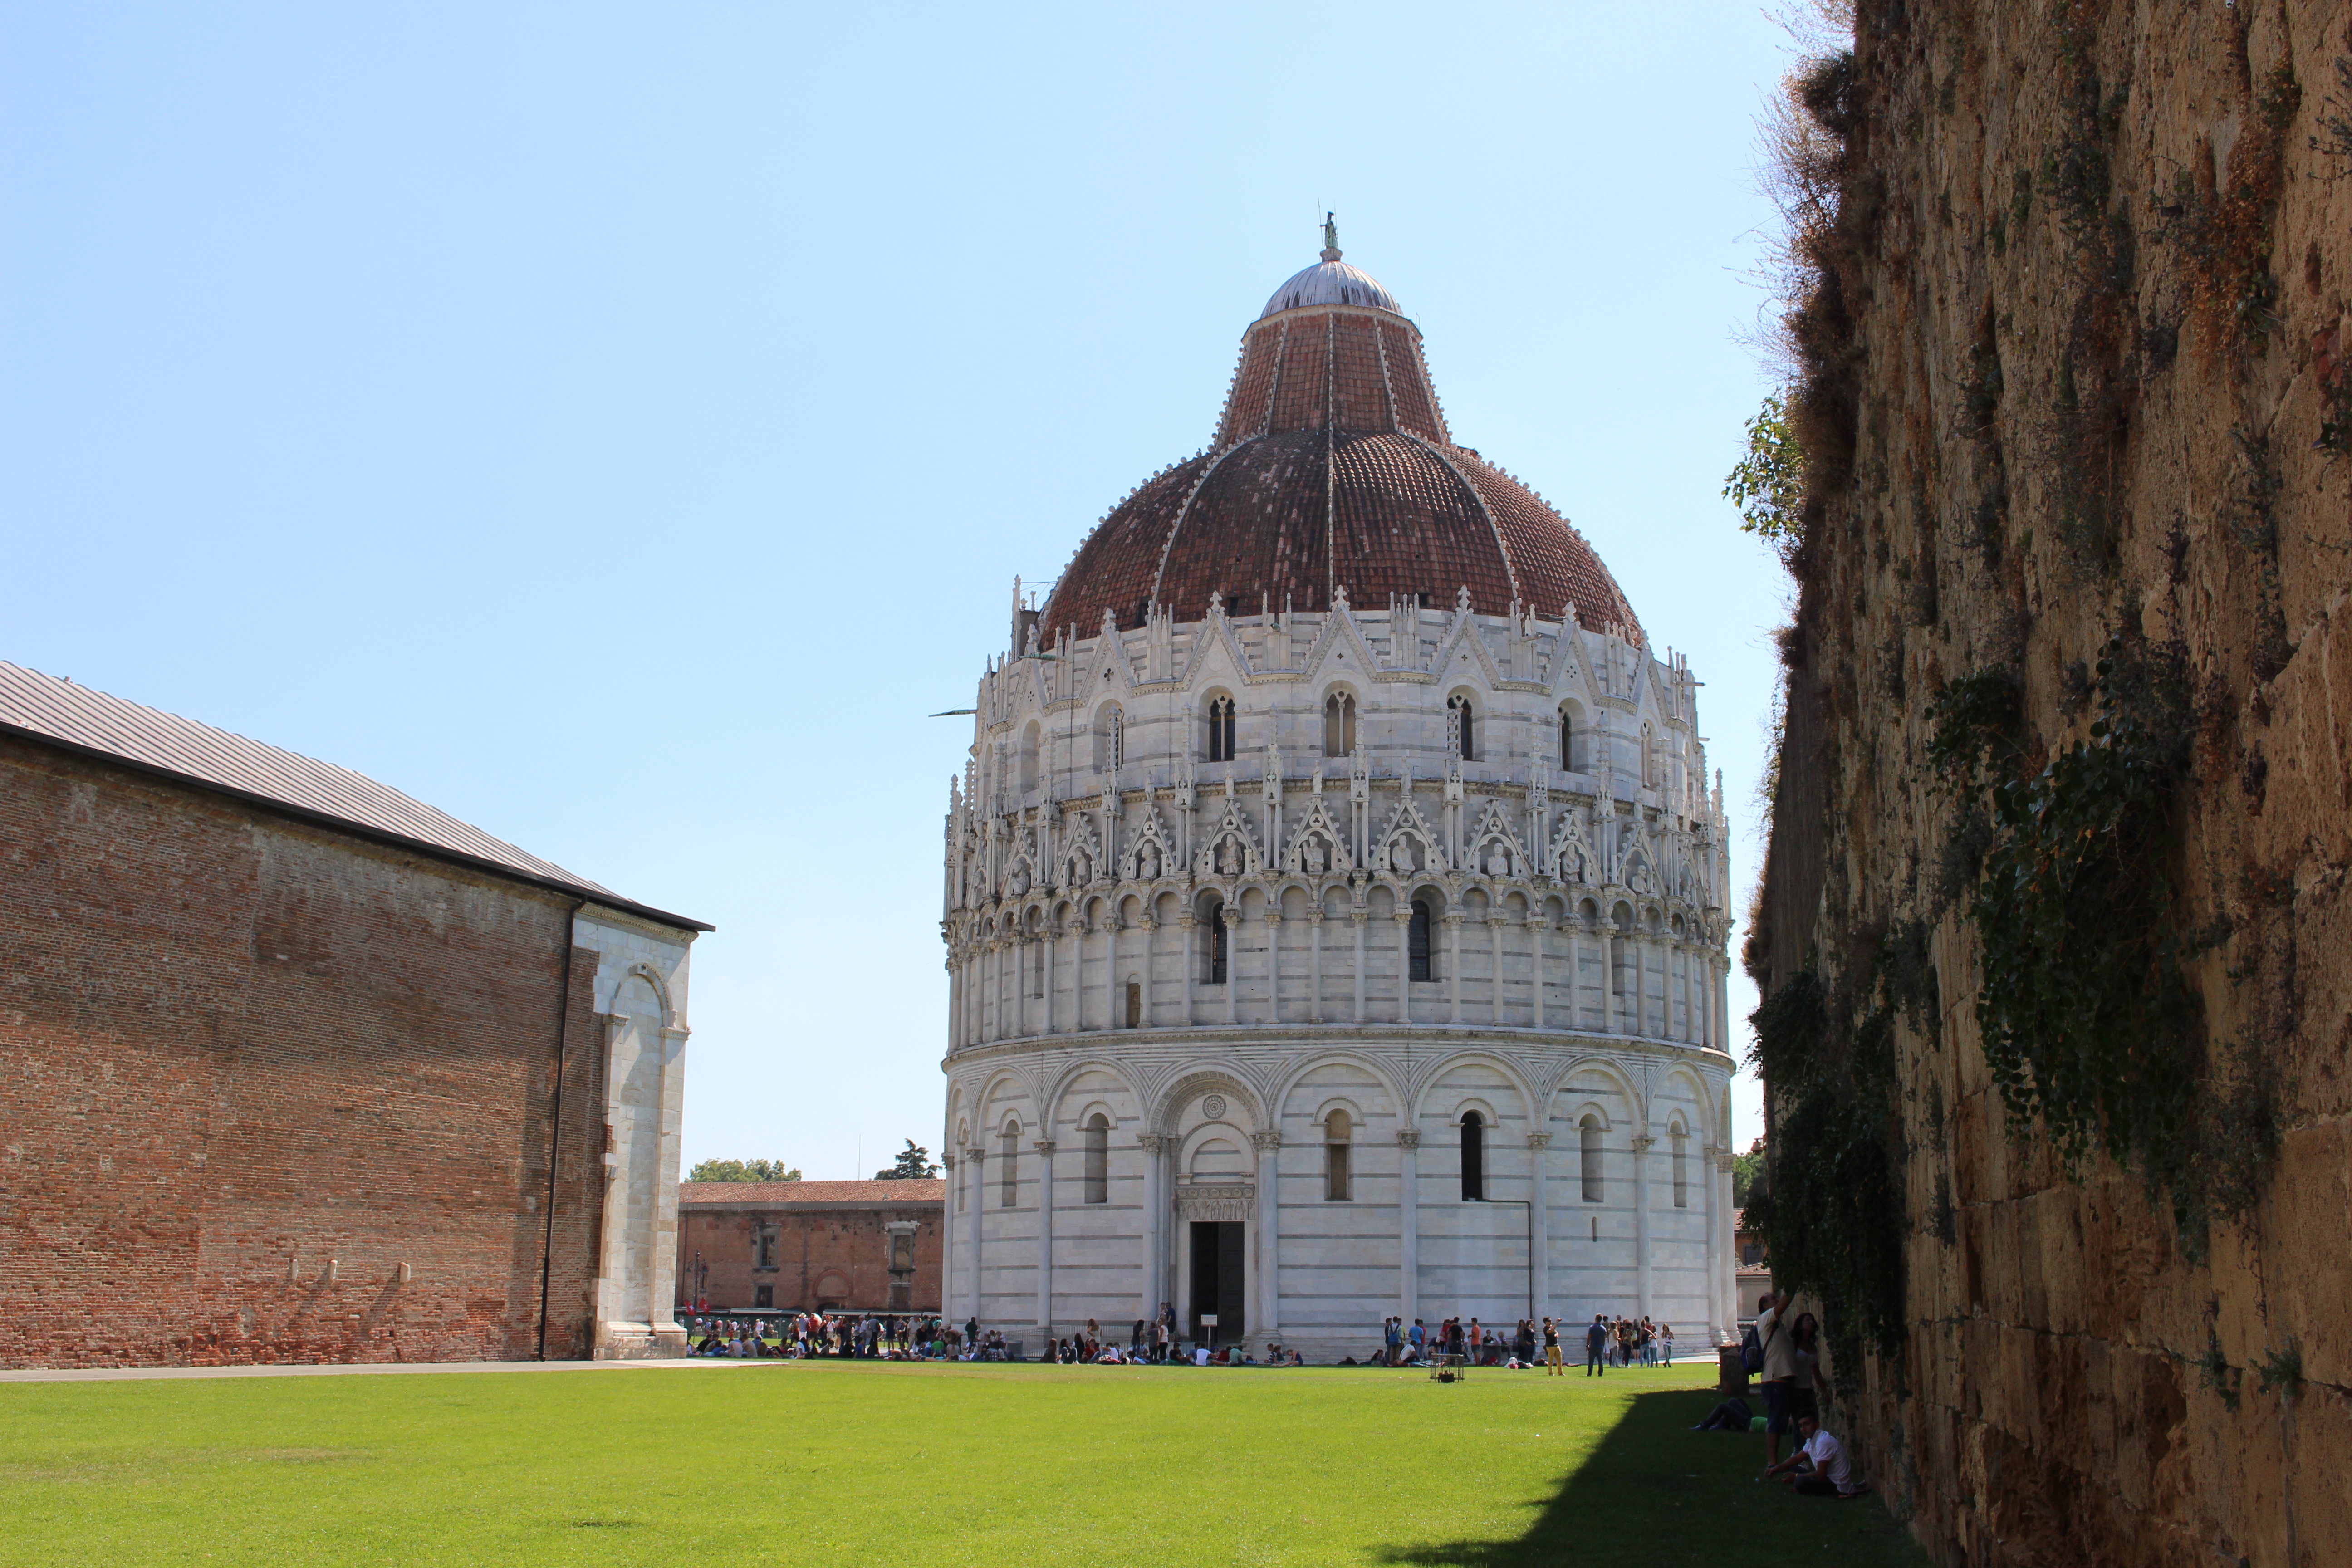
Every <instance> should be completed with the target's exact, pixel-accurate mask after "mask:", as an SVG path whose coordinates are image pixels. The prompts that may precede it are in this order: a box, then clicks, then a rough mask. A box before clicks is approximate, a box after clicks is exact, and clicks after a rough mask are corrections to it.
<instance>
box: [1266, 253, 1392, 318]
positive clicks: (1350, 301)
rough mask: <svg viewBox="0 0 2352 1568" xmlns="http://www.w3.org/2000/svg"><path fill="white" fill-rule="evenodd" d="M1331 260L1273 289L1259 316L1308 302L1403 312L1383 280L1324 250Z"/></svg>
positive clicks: (1297, 308) (1290, 308)
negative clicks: (1272, 295) (1363, 306)
mask: <svg viewBox="0 0 2352 1568" xmlns="http://www.w3.org/2000/svg"><path fill="white" fill-rule="evenodd" d="M1324 254H1325V255H1326V256H1327V257H1328V258H1329V259H1328V260H1325V261H1318V262H1317V263H1316V264H1315V265H1314V266H1312V267H1309V268H1305V269H1303V270H1301V271H1297V272H1294V273H1292V274H1291V275H1290V280H1289V281H1288V282H1286V283H1285V284H1284V285H1283V286H1282V287H1281V288H1279V289H1276V290H1275V291H1274V298H1272V299H1271V300H1267V301H1266V302H1265V310H1260V311H1259V312H1258V315H1257V319H1258V320H1259V321H1265V319H1266V318H1267V317H1268V316H1271V315H1273V314H1274V313H1275V312H1276V311H1278V310H1301V309H1304V308H1305V307H1307V306H1308V305H1370V307H1372V308H1373V309H1374V310H1389V311H1393V312H1394V313H1395V314H1397V315H1400V316H1402V315H1403V314H1404V307H1403V306H1402V305H1399V304H1398V303H1397V302H1396V296H1395V295H1393V294H1391V293H1390V292H1389V291H1388V290H1387V289H1383V288H1381V282H1380V279H1377V278H1375V277H1373V276H1372V275H1371V274H1370V273H1369V272H1367V271H1365V270H1364V269H1363V268H1360V267H1350V266H1349V265H1348V264H1347V263H1346V262H1344V261H1342V260H1340V259H1339V252H1337V251H1327V252H1325V253H1324Z"/></svg>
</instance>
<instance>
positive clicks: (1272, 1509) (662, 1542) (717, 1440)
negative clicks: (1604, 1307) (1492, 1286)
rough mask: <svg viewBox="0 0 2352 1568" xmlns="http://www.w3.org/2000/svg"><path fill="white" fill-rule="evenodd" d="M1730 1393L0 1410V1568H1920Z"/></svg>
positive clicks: (203, 1402)
mask: <svg viewBox="0 0 2352 1568" xmlns="http://www.w3.org/2000/svg"><path fill="white" fill-rule="evenodd" d="M1712 1373H1713V1369H1712V1368H1711V1367H1705V1366H1699V1367H1691V1368H1675V1369H1672V1370H1636V1371H1632V1372H1622V1373H1612V1374H1611V1375H1610V1376H1608V1377H1606V1378H1602V1379H1598V1380H1593V1379H1587V1378H1584V1377H1581V1376H1576V1377H1570V1378H1567V1379H1558V1378H1552V1379H1547V1378H1545V1377H1543V1376H1541V1375H1540V1374H1538V1373H1485V1374H1482V1375H1478V1376H1476V1377H1474V1378H1473V1379H1472V1380H1471V1381H1469V1382H1467V1383H1465V1384H1458V1385H1454V1386H1441V1385H1438V1384H1431V1383H1429V1382H1428V1381H1427V1380H1426V1377H1425V1375H1424V1374H1423V1373H1410V1372H1387V1371H1369V1370H1368V1371H1353V1370H1340V1369H1331V1370H1322V1369H1309V1370H1301V1371H1288V1372H1254V1371H1231V1372H1228V1371H1205V1372H1204V1371H1192V1370H1174V1369H1122V1368H1115V1367H1066V1368H1062V1367H1045V1366H994V1367H979V1366H922V1365H895V1364H891V1363H865V1364H854V1363H852V1364H844V1363H760V1364H755V1365H751V1366H742V1367H735V1368H688V1369H679V1370H675V1371H656V1370H635V1371H631V1370H612V1371H601V1370H600V1371H580V1372H562V1373H552V1372H551V1373H478V1374H464V1375H458V1374H450V1375H427V1376H405V1377H404V1376H351V1377H316V1378H247V1379H234V1380H221V1381H206V1382H126V1383H82V1384H6V1385H0V1563H11V1564H14V1563H41V1564H49V1563H58V1564H64V1563H71V1564H74V1565H75V1568H87V1565H88V1564H89V1563H107V1564H138V1563H403V1564H444V1563H446V1564H468V1565H471V1564H505V1563H631V1564H635V1563H645V1564H664V1565H667V1564H676V1563H698V1564H703V1563H795V1564H802V1563H808V1564H833V1563H841V1564H852V1563H855V1564H876V1563H908V1564H919V1565H921V1568H933V1565H961V1564H967V1563H971V1564H982V1563H985V1564H990V1565H991V1568H1000V1565H1003V1564H1007V1563H1018V1564H1022V1565H1024V1568H1028V1565H1032V1564H1085V1565H1087V1568H1106V1565H1109V1564H1121V1563H1185V1564H1195V1563H1198V1564H1225V1563H1237V1564H1238V1563H1248V1564H1259V1563H1465V1564H1475V1565H1486V1568H1518V1565H1521V1564H1527V1565H1533V1564H1537V1563H1544V1564H1552V1563H1570V1562H1572V1563H1576V1564H1578V1565H1579V1568H1600V1565H1608V1564H1620V1563H1622V1564H1641V1565H1643V1568H1654V1565H1667V1564H1677V1563H1693V1564H1698V1563H1705V1564H1708V1565H1710V1568H1716V1565H1720V1564H1724V1563H1738V1564H1740V1565H1742V1568H1755V1565H1756V1564H1759V1563H1803V1564H1807V1565H1808V1568H1818V1565H1823V1564H1838V1565H1850V1564H1851V1565H1862V1568H1871V1565H1875V1564H1904V1565H1906V1568H1911V1565H1915V1564H1918V1563H1923V1562H1924V1561H1925V1559H1924V1558H1923V1557H1921V1556H1919V1555H1918V1554H1917V1553H1916V1551H1915V1549H1914V1548H1913V1547H1912V1546H1911V1544H1910V1542H1909V1538H1908V1537H1907V1536H1906V1535H1904V1534H1903V1533H1902V1532H1901V1531H1900V1530H1899V1529H1898V1528H1897V1527H1896V1526H1895V1524H1894V1523H1893V1522H1892V1521H1890V1520H1889V1519H1888V1517H1887V1514H1886V1512H1885V1509H1884V1508H1883V1507H1881V1506H1880V1504H1879V1502H1878V1501H1877V1500H1876V1499H1874V1498H1871V1499H1864V1500H1860V1501H1857V1502H1851V1503H1842V1502H1835V1501H1832V1500H1815V1499H1805V1498H1797V1497H1793V1496H1791V1495H1790V1494H1789V1493H1788V1491H1787V1489H1785V1488H1782V1487H1780V1486H1778V1485H1769V1484H1759V1483H1758V1482H1757V1481H1756V1480H1754V1479H1752V1478H1753V1477H1754V1475H1755V1473H1756V1471H1757V1470H1758V1469H1759V1468H1760V1466H1761V1463H1762V1444H1763V1439H1762V1438H1761V1437H1756V1436H1730V1435H1725V1434H1720V1433H1694V1432H1689V1431H1685V1430H1684V1428H1685V1427H1687V1426H1689V1425H1690V1424H1691V1423H1692V1422H1693V1421H1696V1419H1698V1417H1699V1416H1700V1415H1703V1414H1705V1412H1706V1409H1707V1408H1708V1406H1709V1405H1712V1404H1713V1402H1714V1398H1715V1396H1714V1395H1713V1394H1711V1393H1708V1392H1706V1385H1707V1384H1708V1382H1709V1380H1710V1379H1711V1376H1712Z"/></svg>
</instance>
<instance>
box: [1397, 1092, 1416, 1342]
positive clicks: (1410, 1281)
mask: <svg viewBox="0 0 2352 1568" xmlns="http://www.w3.org/2000/svg"><path fill="white" fill-rule="evenodd" d="M1396 1141H1397V1315H1398V1316H1400V1317H1402V1319H1403V1320H1404V1326H1405V1327H1406V1328H1408V1329H1409V1328H1411V1327H1412V1320H1413V1318H1414V1316H1415V1314H1416V1313H1417V1312H1418V1311H1419V1310H1420V1303H1421V1130H1420V1129H1419V1128H1415V1127H1404V1128H1400V1129H1398V1130H1397V1135H1396Z"/></svg>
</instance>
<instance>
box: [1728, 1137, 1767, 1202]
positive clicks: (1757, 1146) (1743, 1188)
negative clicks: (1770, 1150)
mask: <svg viewBox="0 0 2352 1568" xmlns="http://www.w3.org/2000/svg"><path fill="white" fill-rule="evenodd" d="M1763 1173H1764V1140H1762V1139H1761V1138H1759V1139H1758V1140H1756V1142H1753V1143H1751V1144H1749V1145H1748V1152H1747V1153H1745V1154H1734V1155H1733V1156H1732V1157H1731V1206H1732V1207H1734V1208H1746V1207H1747V1206H1748V1189H1749V1188H1750V1187H1752V1186H1754V1185H1755V1184H1756V1178H1757V1177H1759V1176H1760V1175H1762V1174H1763Z"/></svg>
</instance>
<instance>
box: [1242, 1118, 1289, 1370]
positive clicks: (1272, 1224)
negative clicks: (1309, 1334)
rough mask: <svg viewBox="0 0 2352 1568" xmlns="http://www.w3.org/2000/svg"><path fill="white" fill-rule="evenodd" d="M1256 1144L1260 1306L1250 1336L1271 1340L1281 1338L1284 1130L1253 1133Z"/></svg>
mask: <svg viewBox="0 0 2352 1568" xmlns="http://www.w3.org/2000/svg"><path fill="white" fill-rule="evenodd" d="M1250 1142H1252V1143H1254V1144H1255V1145H1256V1146H1257V1226H1256V1229H1257V1298H1258V1299H1257V1308H1256V1310H1255V1311H1254V1312H1253V1313H1252V1314H1251V1319H1252V1322H1251V1327H1252V1330H1253V1333H1252V1335H1251V1337H1252V1338H1254V1339H1256V1340H1258V1341H1260V1342H1265V1343H1269V1344H1270V1343H1272V1342H1274V1341H1276V1340H1277V1339H1279V1338H1281V1337H1282V1194H1281V1191H1280V1188H1279V1186H1278V1185H1277V1183H1278V1181H1279V1179H1280V1176H1281V1165H1282V1131H1281V1129H1279V1128H1275V1127H1267V1128H1261V1129H1260V1130H1259V1131H1255V1132H1253V1133H1251V1134H1250Z"/></svg>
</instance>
